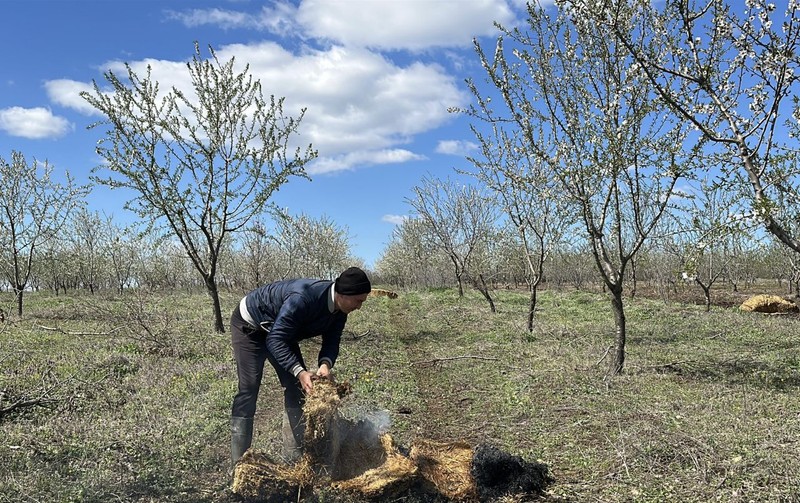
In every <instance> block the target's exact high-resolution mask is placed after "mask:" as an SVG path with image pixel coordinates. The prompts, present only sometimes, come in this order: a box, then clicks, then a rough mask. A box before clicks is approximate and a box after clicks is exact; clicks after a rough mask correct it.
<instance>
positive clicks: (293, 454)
mask: <svg viewBox="0 0 800 503" xmlns="http://www.w3.org/2000/svg"><path fill="white" fill-rule="evenodd" d="M281 432H282V434H283V445H282V448H281V456H283V459H284V461H286V462H287V463H294V462H295V461H297V460H298V459H300V456H302V455H303V436H304V435H305V432H306V423H305V420H304V419H303V409H302V408H294V407H287V408H286V409H284V411H283V428H282V429H281Z"/></svg>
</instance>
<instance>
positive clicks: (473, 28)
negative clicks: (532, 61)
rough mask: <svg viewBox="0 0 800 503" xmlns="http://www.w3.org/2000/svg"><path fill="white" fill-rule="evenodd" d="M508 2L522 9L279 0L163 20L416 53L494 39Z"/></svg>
mask: <svg viewBox="0 0 800 503" xmlns="http://www.w3.org/2000/svg"><path fill="white" fill-rule="evenodd" d="M509 2H511V4H512V5H516V7H517V8H519V7H520V6H521V7H522V8H523V9H524V7H525V4H524V2H523V1H522V0H435V1H429V0H381V1H377V0H302V1H301V2H300V3H299V5H298V6H296V7H295V6H294V5H293V4H292V3H290V2H288V1H285V0H283V1H277V2H274V4H273V5H272V6H266V7H264V8H262V9H261V11H260V12H258V13H256V14H253V13H246V12H242V11H236V10H227V9H219V8H214V9H193V10H189V11H180V12H179V11H170V12H169V13H168V15H169V17H170V18H172V19H176V20H178V21H180V22H181V23H183V24H184V25H186V26H188V27H197V26H203V25H216V26H219V27H221V28H223V29H233V28H251V29H263V30H267V31H269V32H271V33H275V34H278V35H282V36H285V35H290V34H291V35H294V36H298V37H300V38H301V39H307V38H314V39H317V40H324V41H329V42H332V43H333V44H336V45H344V46H347V47H369V48H372V49H383V50H387V49H388V50H394V49H408V50H414V51H417V50H424V49H429V48H431V47H467V46H469V45H470V43H471V41H472V38H473V37H479V36H485V35H495V34H496V31H497V30H496V28H495V27H494V25H493V23H494V21H499V22H500V23H502V24H504V25H507V26H513V25H514V23H515V21H516V16H515V14H514V12H513V10H512V8H511V5H509Z"/></svg>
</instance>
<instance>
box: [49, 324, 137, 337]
mask: <svg viewBox="0 0 800 503" xmlns="http://www.w3.org/2000/svg"><path fill="white" fill-rule="evenodd" d="M38 327H39V328H40V329H42V330H46V331H48V332H58V333H60V334H64V335H76V336H102V335H111V334H113V333H115V332H119V331H120V330H122V329H123V328H124V327H115V328H112V329H111V330H109V331H108V332H68V331H66V330H64V329H63V328H60V327H46V326H44V325H39V326H38Z"/></svg>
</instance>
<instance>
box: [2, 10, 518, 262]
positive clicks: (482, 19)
mask: <svg viewBox="0 0 800 503" xmlns="http://www.w3.org/2000/svg"><path fill="white" fill-rule="evenodd" d="M523 5H524V2H522V1H521V0H294V1H256V0H217V1H210V0H163V1H157V0H136V1H133V0H0V13H2V19H3V29H2V30H0V43H2V47H3V52H2V55H0V58H1V59H0V61H2V68H3V73H2V77H0V86H2V88H1V89H2V90H1V91H0V156H2V157H3V158H4V159H10V157H11V152H12V151H14V150H16V151H20V152H22V153H23V154H24V155H25V157H26V159H28V161H29V162H31V161H32V160H33V159H34V158H35V159H37V160H40V161H43V160H47V161H48V162H49V163H51V164H52V165H54V166H55V170H56V172H57V173H63V172H64V171H69V172H70V174H72V175H73V176H74V177H75V178H76V179H77V181H78V182H79V183H88V181H89V173H90V170H91V169H92V168H94V167H95V166H97V165H98V164H99V158H98V157H97V155H96V154H95V152H94V145H95V143H96V142H97V140H98V139H100V135H101V131H100V130H99V129H94V130H87V125H89V124H90V123H92V122H95V121H97V120H99V119H101V117H100V116H98V115H96V113H95V112H94V111H93V110H92V109H91V107H89V106H88V104H87V103H85V102H84V101H83V100H82V99H81V98H80V97H79V95H78V93H79V92H80V91H81V90H84V89H87V90H88V86H90V85H91V82H92V80H96V81H98V83H102V82H103V71H104V70H106V69H109V68H116V69H119V68H120V65H121V64H122V63H129V64H131V65H133V67H134V68H135V69H140V70H142V73H140V75H142V74H143V69H144V65H146V64H150V65H151V66H152V67H153V76H154V78H156V79H157V80H159V82H161V83H162V84H164V85H167V84H169V85H173V84H174V85H178V86H182V85H186V82H187V75H186V73H185V71H184V68H185V65H184V64H183V63H184V62H186V61H188V60H189V59H191V56H192V54H193V52H194V42H195V41H197V42H198V43H199V44H200V46H201V48H202V53H203V54H207V50H206V48H207V47H208V46H212V47H213V48H214V49H215V50H216V52H217V54H218V55H219V56H220V59H221V60H223V61H227V60H228V59H230V57H231V56H235V57H236V59H237V61H241V62H248V63H249V64H250V68H251V72H252V73H253V75H254V76H255V77H256V78H258V79H259V80H261V83H262V86H263V89H264V92H265V94H266V95H269V94H274V95H276V96H283V97H285V98H286V102H285V106H284V110H285V111H287V112H289V113H292V114H294V113H295V112H294V111H299V110H300V109H301V108H303V107H305V108H307V112H306V116H305V119H304V122H303V125H302V126H301V133H302V135H303V136H302V139H301V140H302V142H304V143H306V144H307V143H309V142H310V143H312V144H313V146H314V147H315V148H316V149H317V150H318V151H319V159H317V160H316V161H315V162H314V163H313V164H311V165H309V166H308V172H309V174H310V175H311V178H312V181H310V182H309V181H308V180H303V179H299V178H297V179H292V180H291V181H290V182H289V183H288V184H287V185H285V186H284V187H283V188H282V189H281V190H280V191H279V192H278V194H277V196H276V197H275V199H274V201H275V202H276V203H277V204H278V205H280V206H282V207H285V208H288V210H289V212H290V213H292V214H295V215H296V214H299V213H305V214H307V215H309V216H311V217H314V218H320V217H322V216H327V217H328V218H330V219H331V220H332V221H333V222H335V223H336V225H337V226H339V227H341V228H346V229H347V230H348V232H349V234H350V236H351V238H352V239H351V245H352V251H353V253H354V254H355V255H356V256H358V257H361V258H362V259H364V260H365V261H366V262H367V264H368V265H370V266H371V265H374V261H375V260H377V259H378V258H379V256H380V254H381V252H382V251H383V249H384V248H385V245H386V244H387V243H388V242H389V239H390V237H391V234H392V230H393V228H394V226H395V225H396V224H397V222H399V221H400V220H401V219H402V218H404V217H405V216H407V215H408V213H409V211H410V207H409V205H408V204H407V203H406V201H405V200H406V198H408V197H411V195H412V188H413V187H414V186H415V185H417V184H419V183H420V180H421V179H422V177H423V176H426V175H429V176H434V177H441V178H445V177H448V176H453V168H456V167H458V168H466V167H469V164H468V162H467V161H466V160H465V158H464V156H465V155H468V154H474V153H475V148H476V147H477V146H476V145H475V139H474V137H473V135H472V133H471V132H470V130H469V121H468V120H467V119H466V118H465V117H460V116H458V115H455V114H452V113H449V112H448V111H447V109H448V107H453V106H466V105H467V104H468V103H469V102H470V100H471V96H470V94H469V92H468V90H467V88H466V86H465V84H464V79H466V78H467V77H470V76H474V77H475V78H477V79H482V78H483V70H482V69H481V68H480V65H479V62H478V59H477V57H476V55H475V53H474V49H473V47H472V39H473V37H478V38H479V39H480V40H481V42H482V43H483V44H484V45H485V46H491V45H493V42H494V40H495V38H496V30H495V28H494V27H493V24H492V23H493V21H495V20H497V21H500V22H502V23H503V24H505V25H513V24H515V23H516V22H517V21H518V19H519V16H522V15H523V11H522V9H523ZM126 197H128V196H127V195H126V194H124V193H120V192H112V191H110V190H109V189H106V188H104V187H97V188H95V190H94V191H93V193H92V196H91V199H90V204H89V207H90V209H91V210H92V211H101V212H104V213H105V214H107V215H111V216H112V217H113V218H114V221H116V222H118V223H125V222H126V221H127V220H130V219H131V218H132V215H131V214H129V213H128V212H126V211H125V210H123V208H122V205H123V202H124V199H125V198H126Z"/></svg>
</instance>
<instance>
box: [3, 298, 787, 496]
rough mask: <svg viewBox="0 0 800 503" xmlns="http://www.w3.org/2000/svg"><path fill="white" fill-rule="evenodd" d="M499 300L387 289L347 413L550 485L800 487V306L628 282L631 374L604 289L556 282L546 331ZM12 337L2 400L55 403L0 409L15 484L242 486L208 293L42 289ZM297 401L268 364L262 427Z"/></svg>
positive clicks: (592, 491) (763, 491)
mask: <svg viewBox="0 0 800 503" xmlns="http://www.w3.org/2000/svg"><path fill="white" fill-rule="evenodd" d="M495 296H496V303H497V309H498V312H497V313H496V314H494V315H493V314H491V313H490V312H489V308H488V305H487V304H486V302H485V301H484V300H483V299H482V297H480V295H479V294H477V293H476V292H468V293H467V294H466V296H465V297H464V298H460V299H459V298H458V295H457V293H456V292H455V291H452V290H432V291H424V292H400V297H399V298H397V299H388V298H372V299H370V300H369V301H368V302H367V303H365V305H364V308H363V309H362V310H361V311H358V312H356V313H354V314H353V315H351V318H350V322H349V323H348V327H347V331H346V333H345V335H344V339H343V344H342V348H341V355H340V358H339V361H338V362H337V365H336V368H335V372H336V375H337V377H338V379H339V380H347V381H350V382H351V384H352V385H353V394H352V395H351V396H350V397H349V398H348V399H347V400H346V402H345V408H344V412H345V414H347V415H352V416H354V417H355V416H361V415H364V414H369V413H372V412H375V411H387V412H388V414H389V417H390V418H391V421H392V423H391V426H390V432H391V433H392V435H393V436H394V437H395V438H396V439H397V441H398V442H399V443H400V444H401V445H410V443H411V442H413V441H414V439H415V438H420V437H422V438H427V439H434V440H467V441H469V442H471V443H473V444H474V445H477V444H480V443H488V444H492V445H495V446H497V447H499V448H501V449H503V450H505V451H508V452H510V453H512V454H517V455H521V456H523V457H525V458H526V459H530V460H538V461H540V462H542V463H545V464H547V465H548V466H549V468H550V470H551V472H552V475H553V477H554V478H555V482H554V484H553V485H552V486H550V487H549V490H548V493H547V494H546V495H544V497H543V498H542V499H543V500H545V501H579V502H583V501H602V502H623V501H624V502H628V501H636V502H639V501H643V502H663V501H676V502H706V501H726V502H730V501H734V502H735V501H743V502H744V501H756V502H762V501H763V502H767V501H798V500H800V479H799V478H798V476H797V474H798V473H800V450H799V449H798V441H797V431H798V430H800V401H798V400H797V393H798V391H799V389H798V388H800V355H799V354H798V352H797V348H798V346H800V330H798V323H800V319H799V318H798V317H797V316H764V315H758V314H752V313H742V312H739V311H738V310H737V309H736V308H735V307H734V308H720V307H715V308H714V309H712V311H711V312H709V313H706V312H705V310H704V308H703V306H701V305H696V304H666V303H664V302H663V301H661V300H648V299H645V298H641V297H637V298H636V299H633V300H630V299H629V300H628V303H627V305H626V315H627V321H628V346H627V360H626V371H625V373H624V374H623V375H620V376H615V377H611V376H609V375H608V373H607V370H608V367H609V365H608V363H609V362H608V358H609V356H608V355H607V351H608V348H609V346H611V344H612V343H613V340H614V326H613V316H612V313H611V308H610V303H609V300H608V298H607V297H606V296H604V295H602V294H599V293H589V292H550V291H544V292H541V293H540V296H539V302H538V305H537V306H538V307H537V313H536V319H535V328H534V331H533V333H528V332H527V330H526V329H525V326H526V310H527V302H528V301H527V295H526V294H525V293H523V292H514V291H507V290H503V291H498V292H495ZM237 300H238V298H237V296H235V295H227V296H226V297H225V299H224V302H223V305H224V309H225V311H226V313H227V312H229V311H230V309H231V308H232V307H233V306H234V305H235V302H236V301H237ZM0 301H5V302H7V299H0ZM4 305H5V304H4ZM132 313H133V314H138V315H140V317H139V319H144V320H145V323H144V325H147V326H148V327H149V328H150V329H151V332H152V334H149V335H147V336H145V335H143V334H142V331H143V329H142V327H141V326H140V325H137V324H136V323H135V322H133V321H132V320H133V319H134V316H133V315H132ZM226 317H227V314H226ZM0 343H1V344H2V346H0V348H1V349H0V391H2V392H3V393H4V394H3V398H2V401H0V406H2V407H7V406H9V405H10V404H11V403H12V402H14V401H16V400H18V399H24V398H36V397H38V398H40V399H42V402H41V403H40V404H38V405H32V406H27V407H22V408H19V409H18V410H17V411H15V412H14V413H11V414H7V415H5V416H3V417H0V501H9V502H10V501H48V502H69V501H96V502H101V501H102V502H105V501H166V502H190V501H200V502H203V501H208V502H211V501H232V497H231V495H230V493H229V491H228V490H227V483H228V468H229V467H228V457H227V456H228V442H229V434H228V416H229V408H230V400H231V399H232V396H233V393H234V390H235V386H236V383H235V366H234V363H233V360H232V357H231V350H230V342H229V338H228V336H227V335H219V334H215V333H214V332H213V330H212V319H211V313H210V307H209V306H208V300H207V297H206V296H204V295H202V294H198V295H189V294H186V293H180V294H169V295H167V294H163V295H150V296H147V297H144V298H136V297H133V296H124V297H114V298H110V299H106V298H103V297H99V296H97V297H92V296H77V297H65V296H63V295H62V296H58V297H55V296H51V295H47V294H29V295H28V296H26V316H25V317H24V318H23V319H21V320H18V319H14V320H13V321H12V322H11V323H6V324H5V325H2V326H0ZM318 348H319V344H318V342H315V341H313V340H312V341H308V342H307V343H306V344H305V345H304V352H305V354H306V359H307V361H314V360H315V359H316V351H317V350H318ZM281 404H282V401H281V394H280V389H279V388H278V386H277V383H276V382H275V379H274V377H273V376H272V375H271V373H270V371H269V369H267V372H265V378H264V386H263V388H262V393H261V395H260V397H259V408H258V413H257V417H256V434H255V439H254V441H255V447H256V448H258V449H260V450H263V451H265V452H267V453H270V454H275V453H277V451H278V450H279V446H278V438H279V434H278V430H279V425H280V414H279V413H280V410H281ZM325 494H326V493H325V492H324V491H323V492H322V493H320V495H319V496H318V499H319V500H326V498H325ZM331 498H332V496H330V495H329V496H328V497H327V500H330V499H331Z"/></svg>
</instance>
